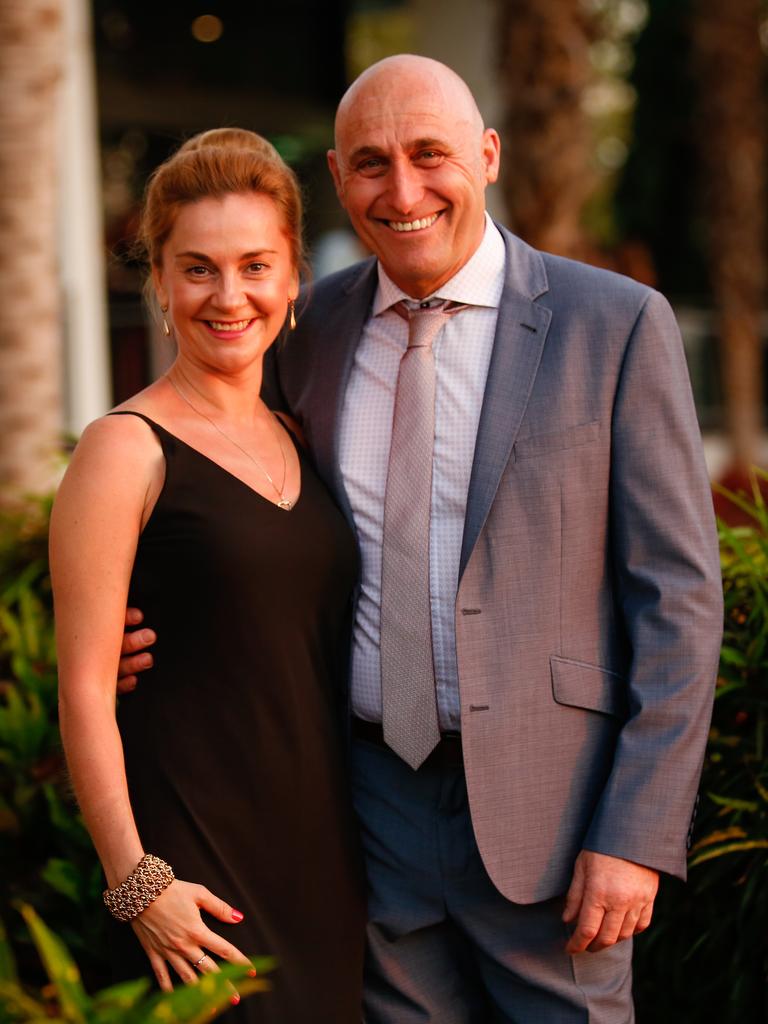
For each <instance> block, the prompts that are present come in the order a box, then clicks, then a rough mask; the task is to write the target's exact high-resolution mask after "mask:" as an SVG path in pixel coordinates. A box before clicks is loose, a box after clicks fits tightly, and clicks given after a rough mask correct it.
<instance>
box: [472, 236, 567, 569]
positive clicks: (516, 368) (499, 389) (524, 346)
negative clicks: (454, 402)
mask: <svg viewBox="0 0 768 1024" xmlns="http://www.w3.org/2000/svg"><path fill="white" fill-rule="evenodd" d="M499 230H500V231H501V233H502V236H503V237H504V242H505V245H506V248H507V263H506V280H505V285H504V291H503V292H502V296H501V303H500V305H499V317H498V321H497V324H496V335H495V338H494V342H493V353H492V355H491V362H490V365H489V367H488V379H487V381H486V385H485V396H484V398H483V408H482V411H481V413H480V423H479V425H478V430H477V441H476V443H475V456H474V460H473V463H472V474H471V476H470V481H469V493H468V496H467V512H466V516H465V520H464V536H463V540H462V545H461V562H460V565H459V578H461V574H462V573H463V572H464V568H465V566H466V564H467V562H468V561H469V558H470V555H471V554H472V550H473V548H474V546H475V543H476V542H477V538H478V536H479V535H480V531H481V530H482V528H483V526H484V524H485V521H486V519H487V518H488V513H489V512H490V509H491V505H492V504H493V500H494V497H495V496H496V491H497V490H498V486H499V482H500V480H501V476H502V473H503V472H504V469H505V468H506V466H507V463H508V462H509V459H510V456H511V454H512V447H513V445H514V443H515V439H516V437H517V432H518V430H519V429H520V423H521V422H522V419H523V414H524V413H525V408H526V406H527V404H528V398H529V397H530V394H531V390H532V388H533V382H534V380H535V378H536V372H537V370H538V367H539V362H540V361H541V354H542V351H543V349H544V342H545V340H546V337H547V331H548V329H549V322H550V319H551V316H552V314H551V311H550V310H549V309H547V308H545V307H544V306H540V305H537V304H536V303H535V302H534V301H533V299H534V298H536V297H538V296H539V295H541V294H543V293H544V292H545V291H546V290H547V278H546V271H545V269H544V263H543V260H542V258H541V256H540V254H539V253H537V252H536V251H535V250H534V249H531V248H530V247H529V246H527V245H525V243H523V242H521V241H520V239H518V238H515V236H514V235H511V234H510V233H509V232H508V231H506V230H505V229H504V228H502V227H500V226H499Z"/></svg>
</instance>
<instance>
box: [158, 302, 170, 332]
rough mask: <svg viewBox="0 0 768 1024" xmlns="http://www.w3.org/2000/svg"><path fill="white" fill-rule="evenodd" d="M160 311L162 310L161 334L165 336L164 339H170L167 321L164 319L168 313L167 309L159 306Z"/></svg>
mask: <svg viewBox="0 0 768 1024" xmlns="http://www.w3.org/2000/svg"><path fill="white" fill-rule="evenodd" d="M160 309H161V310H162V314H163V334H164V335H165V336H166V338H170V336H171V328H170V327H169V326H168V321H167V320H166V319H165V314H166V313H167V312H168V307H167V306H161V307H160Z"/></svg>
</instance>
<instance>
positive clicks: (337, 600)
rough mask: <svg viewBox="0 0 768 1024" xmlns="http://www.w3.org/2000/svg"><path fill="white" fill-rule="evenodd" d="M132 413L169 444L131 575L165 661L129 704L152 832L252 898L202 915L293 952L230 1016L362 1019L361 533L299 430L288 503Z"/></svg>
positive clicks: (330, 1021) (128, 955)
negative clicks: (346, 752)
mask: <svg viewBox="0 0 768 1024" xmlns="http://www.w3.org/2000/svg"><path fill="white" fill-rule="evenodd" d="M124 414H125V415H137V416H140V418H141V419H143V420H144V421H145V422H146V423H147V424H148V425H149V427H150V428H151V429H152V430H153V431H154V432H155V434H156V435H157V437H158V438H159V441H160V444H161V445H162V449H163V453H164V456H165V463H166V477H165V483H164V486H163V489H162V491H161V494H160V496H159V498H158V500H157V503H156V505H155V507H154V509H153V511H152V513H151V516H150V518H149V520H148V522H147V524H146V526H145V528H144V530H143V532H142V534H141V537H140V540H139V544H138V549H137V553H136V560H135V564H134V568H133V574H132V577H131V584H130V594H129V603H130V605H132V606H136V607H139V608H141V609H142V611H143V612H144V622H145V623H146V624H147V625H148V626H151V627H152V628H153V629H154V630H156V632H157V637H158V639H157V643H156V645H155V647H154V649H153V654H154V666H153V668H152V669H150V670H148V671H146V672H143V673H142V674H141V678H140V680H139V683H138V686H137V688H136V690H135V691H134V692H133V693H131V694H129V695H127V696H124V697H121V698H120V700H119V705H118V712H117V721H118V726H119V729H120V735H121V737H122V742H123V748H124V755H125V766H126V774H127V779H128V787H129V792H130V798H131V805H132V807H133V811H134V814H135V816H136V823H137V826H138V830H139V835H140V837H141V840H142V843H143V846H144V849H145V850H147V851H148V852H151V853H155V854H157V855H158V856H160V857H162V858H163V859H164V860H166V861H168V863H170V864H171V865H172V866H173V869H174V871H175V873H176V876H177V877H178V878H181V879H183V880H185V881H189V882H197V883H201V884H203V885H205V886H207V887H208V888H209V889H210V890H211V891H212V892H213V893H214V894H215V895H217V896H220V897H222V898H223V899H224V900H226V901H227V902H228V903H230V904H231V905H232V906H233V907H236V908H237V909H239V910H241V911H242V912H243V914H244V915H245V917H244V920H243V921H242V923H240V924H236V925H235V924H233V925H227V924H223V923H221V922H219V921H218V920H215V919H213V918H210V917H206V923H207V924H208V925H209V927H210V928H211V929H212V930H214V931H216V932H218V933H220V934H221V935H224V936H226V937H227V938H228V939H229V940H230V941H231V942H232V943H234V944H235V945H236V946H237V947H238V948H239V949H241V950H242V951H243V952H244V953H246V954H247V955H262V954H267V955H273V956H275V957H276V958H277V960H278V964H279V966H278V968H277V970H276V971H275V973H274V974H273V975H271V977H272V981H273V989H272V991H271V992H269V993H265V994H261V993H257V994H255V995H252V996H250V997H248V998H246V999H244V1000H243V1001H242V1002H241V1004H240V1005H239V1006H238V1007H236V1008H233V1009H232V1010H229V1011H227V1013H226V1014H225V1015H224V1016H223V1017H222V1018H221V1019H222V1020H225V1021H230V1019H231V1020H232V1022H233V1024H235V1022H241V1024H246V1022H253V1024H257V1022H258V1024H359V1022H360V1019H361V1011H360V1006H361V994H360V989H361V979H362V957H363V933H364V913H365V911H364V891H363V883H362V871H361V865H360V859H359V852H358V846H357V837H356V830H355V824H354V820H353V816H352V811H351V802H350V796H349V787H348V780H347V778H346V773H345V766H344V759H343V747H342V736H341V733H342V722H343V703H344V694H343V691H344V678H345V674H346V671H347V662H348V643H349V626H350V608H351V601H350V595H351V591H352V588H353V586H354V582H355V579H356V575H357V567H358V566H357V552H356V546H355V542H354V539H353V536H352V534H351V532H350V529H349V527H348V525H347V523H346V522H345V520H344V517H343V516H342V514H341V512H340V511H339V510H338V508H337V507H336V505H335V504H334V502H333V500H332V499H331V497H330V496H329V494H328V492H327V491H326V489H325V488H324V487H323V485H322V484H321V482H320V480H319V479H318V477H317V476H316V474H315V473H314V471H313V469H312V467H311V465H310V463H309V460H308V458H307V457H306V456H305V455H304V453H303V452H302V451H301V447H300V446H298V445H297V448H298V451H299V459H300V463H301V477H302V479H301V494H300V496H299V498H298V500H297V503H296V505H295V506H294V508H293V509H292V510H291V511H288V512H286V511H283V510H281V509H278V508H277V506H276V505H274V504H272V503H271V502H270V501H268V500H267V499H265V498H263V497H262V496H261V495H259V494H258V493H257V492H256V491H254V490H252V489H251V488H250V487H249V486H248V485H247V484H245V483H244V482H243V481H241V480H240V479H238V478H237V477H236V476H234V475H232V474H231V473H229V472H228V471H227V470H225V469H224V468H223V467H222V466H220V465H219V464H218V463H216V462H214V461H213V460H211V459H209V458H208V457H207V456H205V455H203V454H202V453H201V452H198V451H197V450H196V449H194V448H192V447H190V446H189V445H187V444H186V443H185V442H183V441H182V440H180V439H179V438H177V437H175V436H174V435H173V434H170V433H169V432H168V431H167V430H165V429H164V428H163V427H161V426H160V425H159V424H157V423H154V422H153V421H152V420H150V419H148V418H147V417H146V416H143V415H141V414H139V413H124ZM204 916H205V915H204ZM110 940H111V942H110V944H111V958H112V963H113V967H114V972H115V975H116V977H117V978H130V977H137V976H139V975H142V974H148V973H151V969H150V967H149V961H148V960H147V957H146V954H145V953H144V951H143V949H142V948H141V945H140V944H139V942H138V939H137V938H136V936H135V934H134V932H133V929H132V928H131V926H130V925H128V924H119V923H117V922H112V923H111V925H110ZM171 975H172V977H173V971H172V970H171ZM176 983H177V979H176V978H175V977H174V984H176Z"/></svg>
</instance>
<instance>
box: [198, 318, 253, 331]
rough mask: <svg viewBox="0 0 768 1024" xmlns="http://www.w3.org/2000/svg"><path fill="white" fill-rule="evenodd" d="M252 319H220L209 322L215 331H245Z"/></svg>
mask: <svg viewBox="0 0 768 1024" xmlns="http://www.w3.org/2000/svg"><path fill="white" fill-rule="evenodd" d="M250 322H251V321H250V320H238V321H237V323H234V324H230V323H226V324H225V323H222V322H221V321H220V320H209V321H208V323H209V324H210V326H211V327H212V328H213V330H214V331H244V330H245V328H246V327H247V326H248V324H249V323H250Z"/></svg>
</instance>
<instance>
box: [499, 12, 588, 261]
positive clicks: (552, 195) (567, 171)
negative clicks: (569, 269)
mask: <svg viewBox="0 0 768 1024" xmlns="http://www.w3.org/2000/svg"><path fill="white" fill-rule="evenodd" d="M497 10H498V46H499V62H500V76H499V89H500V93H501V105H502V111H503V113H502V124H501V128H502V131H501V136H502V139H503V142H504V159H503V161H502V172H501V173H502V178H501V186H502V190H503V192H504V199H505V202H506V206H507V211H508V213H509V220H510V225H511V227H512V228H513V230H514V231H516V232H517V234H519V235H520V236H521V237H522V238H524V239H525V240H526V241H527V242H530V243H531V244H532V245H534V246H536V247H537V248H539V249H545V250H547V251H548V252H555V253H559V254H561V255H565V256H574V257H579V256H583V254H584V252H585V249H586V245H585V238H584V235H583V232H582V228H581V212H582V208H583V206H584V202H585V200H586V198H587V197H588V196H589V194H590V192H591V190H592V187H593V184H594V178H593V174H592V172H591V169H590V160H591V157H590V139H589V129H588V125H587V121H586V118H585V116H584V113H583V110H582V98H583V94H584V90H585V87H586V86H587V85H588V84H589V82H590V80H591V77H592V69H591V64H590V60H589V47H590V44H591V42H592V41H593V40H594V38H595V37H596V31H595V22H594V17H593V15H592V14H590V13H589V12H588V10H587V6H586V4H584V3H583V0H497Z"/></svg>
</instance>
